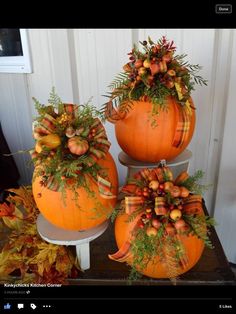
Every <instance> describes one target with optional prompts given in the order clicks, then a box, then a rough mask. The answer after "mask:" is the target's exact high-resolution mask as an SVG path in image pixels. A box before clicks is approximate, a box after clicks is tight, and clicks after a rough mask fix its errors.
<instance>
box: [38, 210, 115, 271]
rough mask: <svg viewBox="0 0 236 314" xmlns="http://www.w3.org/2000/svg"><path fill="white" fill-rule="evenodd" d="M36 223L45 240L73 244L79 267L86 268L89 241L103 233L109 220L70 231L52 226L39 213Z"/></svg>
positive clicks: (87, 266)
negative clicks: (93, 226) (83, 229)
mask: <svg viewBox="0 0 236 314" xmlns="http://www.w3.org/2000/svg"><path fill="white" fill-rule="evenodd" d="M36 224H37V229H38V232H39V234H40V236H41V237H42V238H43V239H44V240H45V241H47V242H49V243H53V244H58V245H75V246H76V253H77V257H78V259H79V262H80V267H81V269H82V270H86V269H89V268H90V251H89V242H91V241H92V240H94V239H96V238H98V237H99V236H100V235H101V234H103V232H104V231H105V230H106V229H107V227H108V225H109V221H105V222H104V223H102V224H100V225H99V226H97V227H95V228H91V229H89V230H85V231H71V230H64V229H62V228H58V227H56V226H54V225H53V224H51V223H50V222H49V221H47V220H46V219H45V218H44V217H43V215H42V214H39V216H38V219H37V222H36Z"/></svg>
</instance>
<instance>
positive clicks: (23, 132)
mask: <svg viewBox="0 0 236 314" xmlns="http://www.w3.org/2000/svg"><path fill="white" fill-rule="evenodd" d="M235 33H236V30H223V29H221V30H214V29H139V30H138V29H135V30H131V29H69V30H65V29H55V30H54V29H32V30H31V29H30V30H28V35H29V41H30V48H31V55H32V63H33V73H32V74H0V119H1V121H2V127H3V131H4V133H5V136H6V139H7V141H8V144H9V146H10V148H11V150H12V152H14V151H17V150H20V149H29V148H30V147H32V146H33V140H32V136H31V121H32V118H33V116H34V114H35V110H34V106H33V102H32V96H34V97H36V98H38V99H39V100H40V101H41V102H44V103H45V102H47V99H48V95H49V91H50V90H51V87H52V86H55V87H56V91H57V92H58V94H59V95H60V96H61V98H62V99H63V100H64V101H65V102H77V103H78V102H80V103H83V102H86V101H87V100H88V99H89V98H90V97H91V96H93V99H92V103H93V104H94V105H96V106H97V107H98V108H100V107H101V105H102V104H103V103H104V102H105V101H106V98H105V97H103V96H102V95H104V94H105V93H106V92H108V88H107V86H108V85H109V83H110V82H111V81H112V80H113V79H114V76H115V75H116V74H118V73H119V72H120V71H121V70H122V65H123V64H124V63H126V62H127V60H128V56H127V53H128V52H129V51H130V50H131V49H132V45H133V43H134V42H136V43H137V42H138V40H144V39H146V38H147V36H148V35H149V36H151V38H152V39H153V40H156V39H158V38H159V37H161V36H162V35H166V36H167V38H168V39H173V40H174V41H175V43H176V45H177V48H178V50H177V52H178V53H179V54H181V53H187V54H188V57H187V58H186V59H188V60H189V61H190V62H191V63H198V64H200V65H202V66H203V69H202V71H201V75H202V76H203V77H204V78H206V79H207V80H208V86H207V87H200V86H196V90H195V91H194V93H193V99H194V102H195V105H196V107H197V112H196V113H197V125H196V130H195V133H194V137H193V139H192V141H191V144H190V146H189V148H190V149H191V150H192V153H193V158H192V160H191V163H190V171H191V173H193V172H194V171H195V170H197V169H202V170H203V171H205V178H204V180H203V183H210V184H212V186H211V188H210V189H209V190H208V191H207V192H206V193H205V195H204V197H205V200H206V203H207V207H208V210H209V211H210V213H211V214H213V213H214V207H215V198H216V189H217V182H218V177H219V176H220V177H219V178H220V180H219V185H218V193H217V202H218V203H217V204H219V202H220V200H221V194H222V193H223V192H224V189H225V185H224V186H222V187H220V190H219V186H221V184H222V182H223V181H221V178H222V174H223V173H224V168H225V166H226V164H228V161H226V159H225V154H226V155H227V156H228V158H229V159H230V161H231V163H232V166H233V159H232V155H231V153H230V151H229V155H228V153H226V149H229V147H228V146H227V143H228V142H229V140H227V139H226V136H227V135H226V134H227V132H228V133H231V134H233V131H234V130H235V129H231V128H232V126H229V127H228V128H227V124H226V123H225V111H226V109H227V117H228V116H229V117H231V111H230V110H232V108H231V107H230V106H233V105H232V104H233V100H235V94H233V92H234V93H235V91H233V86H235V84H236V78H235V75H233V72H232V71H231V76H230V77H229V73H230V69H233V68H232V66H233V65H234V67H235V64H234V63H233V62H234V61H233V60H235V57H234V59H233V58H232V56H233V55H234V56H235V54H236V47H235V38H234V37H235ZM233 39H234V45H233ZM229 83H230V85H229ZM229 99H230V101H229ZM230 108H231V109H230ZM232 114H233V112H232ZM234 114H235V112H234ZM226 121H227V120H226ZM105 127H106V129H107V132H108V136H109V139H110V140H111V142H112V147H111V153H112V155H113V157H114V158H115V160H116V163H117V167H118V171H119V178H120V183H121V184H123V183H124V179H125V174H126V169H125V168H124V167H123V166H121V165H120V164H119V162H118V159H117V155H118V153H119V151H120V148H119V146H118V144H117V142H116V139H115V135H114V127H113V125H111V124H110V123H106V125H105ZM224 131H225V133H224ZM223 133H224V142H223V149H224V150H223V155H222V160H221V164H220V157H221V147H222V140H223ZM225 141H226V142H225ZM231 149H232V147H231ZM15 159H16V162H17V164H18V167H19V170H20V172H21V183H29V182H30V180H31V171H30V170H29V169H27V168H26V161H27V159H28V157H27V156H26V155H16V156H15ZM219 167H221V168H220V172H219ZM234 169H235V167H234ZM225 197H226V196H225ZM227 200H228V202H229V205H230V202H231V199H227V197H226V199H224V201H223V202H224V204H227ZM226 206H227V205H226ZM217 208H218V207H217ZM220 208H221V206H220ZM217 211H218V212H219V213H220V214H218V215H221V209H217ZM234 215H236V214H235V213H234Z"/></svg>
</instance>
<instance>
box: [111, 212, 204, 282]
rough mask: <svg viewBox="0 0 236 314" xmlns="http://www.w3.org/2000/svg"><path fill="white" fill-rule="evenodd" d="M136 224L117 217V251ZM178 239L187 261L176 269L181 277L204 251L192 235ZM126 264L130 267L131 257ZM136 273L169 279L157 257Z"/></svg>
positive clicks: (125, 218)
mask: <svg viewBox="0 0 236 314" xmlns="http://www.w3.org/2000/svg"><path fill="white" fill-rule="evenodd" d="M202 214H203V211H202ZM128 221H129V222H128ZM136 222H137V221H135V220H133V221H131V222H130V219H129V216H128V215H127V214H122V215H118V216H117V218H116V222H115V238H116V243H117V246H118V248H119V249H120V247H121V246H122V245H123V243H124V242H125V241H126V239H128V238H129V235H130V232H131V231H132V229H133V226H134V224H135V223H136ZM179 239H180V240H181V242H182V244H183V246H184V248H185V253H186V256H187V259H188V264H187V265H186V267H184V268H182V267H179V269H178V275H181V274H183V273H185V272H187V271H188V270H190V269H191V268H192V267H193V266H194V265H196V263H197V262H198V261H199V259H200V257H201V255H202V252H203V249H204V243H203V241H202V240H200V239H198V238H197V237H196V236H193V235H188V236H187V235H179ZM127 263H128V264H129V265H131V266H132V256H131V257H129V258H128V259H127ZM138 271H140V272H141V273H142V274H143V275H146V276H148V277H151V278H169V275H168V272H167V268H166V266H165V264H163V263H162V262H161V261H160V259H159V257H158V256H157V257H156V258H154V260H153V261H150V262H149V263H148V264H147V267H146V268H145V269H144V270H138Z"/></svg>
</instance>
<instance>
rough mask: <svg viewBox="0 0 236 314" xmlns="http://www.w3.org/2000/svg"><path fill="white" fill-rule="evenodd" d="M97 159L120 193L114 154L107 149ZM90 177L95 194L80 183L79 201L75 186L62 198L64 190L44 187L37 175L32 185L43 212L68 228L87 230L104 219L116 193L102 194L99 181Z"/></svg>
mask: <svg viewBox="0 0 236 314" xmlns="http://www.w3.org/2000/svg"><path fill="white" fill-rule="evenodd" d="M97 163H98V165H99V166H101V167H103V168H105V169H106V170H107V172H108V178H109V181H110V182H111V184H112V188H111V192H112V194H113V195H115V196H117V187H118V177H117V170H116V166H115V163H114V161H113V158H112V156H111V155H110V154H109V153H107V155H106V157H105V159H100V160H99V161H98V162H97ZM87 180H88V186H89V188H90V190H91V191H92V192H94V197H91V196H89V195H88V193H87V192H86V190H85V189H84V188H82V187H80V188H78V189H77V191H76V192H77V193H78V198H77V200H76V201H77V203H76V201H75V200H74V198H75V195H74V192H73V191H72V190H70V189H66V191H65V193H66V198H65V202H63V200H62V193H61V192H59V191H52V190H50V189H48V188H46V187H42V186H41V185H40V181H41V178H40V177H36V178H35V180H34V181H33V185H32V187H33V195H34V199H35V201H36V204H37V207H38V208H39V210H40V212H41V213H42V214H43V216H44V217H45V218H46V219H47V220H48V221H50V222H51V223H52V224H54V225H56V226H58V227H61V228H63V229H67V230H86V229H90V228H93V227H95V226H97V225H99V224H101V223H103V222H104V221H105V220H106V219H107V217H108V215H109V214H110V213H111V211H112V210H113V207H114V206H115V203H116V197H114V198H111V199H109V198H103V197H102V196H101V194H100V193H99V189H98V186H97V182H94V181H93V180H92V179H90V178H89V177H87ZM72 184H73V183H72Z"/></svg>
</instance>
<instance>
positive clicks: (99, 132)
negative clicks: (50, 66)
mask: <svg viewBox="0 0 236 314" xmlns="http://www.w3.org/2000/svg"><path fill="white" fill-rule="evenodd" d="M35 102H36V109H37V110H38V113H39V116H38V118H37V119H36V121H35V122H34V128H33V136H34V138H35V140H36V144H35V150H34V151H32V152H31V155H32V158H33V162H34V164H35V171H34V177H33V195H34V198H35V201H36V204H37V206H38V208H39V210H40V211H41V213H42V214H43V216H44V217H45V218H46V219H47V220H48V221H50V222H51V223H52V224H54V225H56V226H58V227H61V228H63V229H67V230H86V229H90V228H93V227H96V226H97V225H99V224H101V223H103V222H104V221H105V220H107V219H108V216H109V214H110V213H111V211H112V208H113V206H114V205H115V203H116V197H117V185H118V183H117V182H118V178H117V171H116V166H115V163H114V161H113V159H112V156H111V155H110V154H109V152H108V150H109V147H110V142H109V141H108V139H107V135H106V132H105V129H104V127H103V125H102V123H101V121H100V120H99V118H98V115H99V113H98V112H97V111H96V110H95V108H94V107H92V106H90V105H88V104H86V105H74V104H64V103H62V101H61V100H60V98H59V97H58V96H57V95H56V94H55V92H54V91H52V94H51V98H50V99H49V105H47V106H44V105H42V104H40V103H39V102H38V101H37V100H35Z"/></svg>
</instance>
